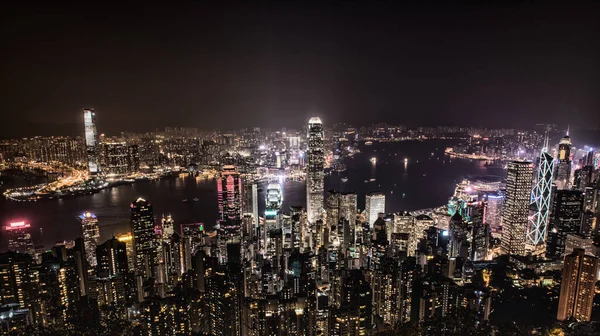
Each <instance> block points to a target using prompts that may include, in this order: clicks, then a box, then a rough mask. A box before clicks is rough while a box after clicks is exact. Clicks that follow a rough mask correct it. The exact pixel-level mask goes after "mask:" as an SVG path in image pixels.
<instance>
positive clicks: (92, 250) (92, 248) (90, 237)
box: [79, 211, 100, 267]
mask: <svg viewBox="0 0 600 336" xmlns="http://www.w3.org/2000/svg"><path fill="white" fill-rule="evenodd" d="M79 220H80V221H81V232H82V234H83V244H84V247H85V258H86V260H87V262H88V264H89V265H90V266H91V267H95V266H96V264H97V262H96V246H97V245H98V243H100V229H99V228H98V218H97V217H96V215H94V214H93V213H91V212H89V211H86V212H84V213H83V214H81V215H80V216H79Z"/></svg>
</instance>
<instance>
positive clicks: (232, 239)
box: [217, 165, 242, 263]
mask: <svg viewBox="0 0 600 336" xmlns="http://www.w3.org/2000/svg"><path fill="white" fill-rule="evenodd" d="M217 202H218V207H219V229H218V246H219V248H218V251H219V252H218V258H219V262H220V263H225V262H226V261H227V258H228V256H227V244H229V243H239V242H240V239H241V230H242V179H241V178H240V174H239V173H238V172H237V169H236V168H235V166H230V165H227V166H223V170H222V171H221V174H220V176H219V178H218V179H217Z"/></svg>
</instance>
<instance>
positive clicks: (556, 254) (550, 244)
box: [546, 189, 583, 259]
mask: <svg viewBox="0 0 600 336" xmlns="http://www.w3.org/2000/svg"><path fill="white" fill-rule="evenodd" d="M582 211H583V193H582V192H581V191H579V190H566V189H561V190H557V191H556V194H555V195H554V197H553V202H552V214H551V215H550V230H549V231H548V241H547V244H546V256H548V257H549V258H557V259H562V257H563V255H564V251H565V244H566V240H567V234H569V233H579V232H580V228H581V216H582Z"/></svg>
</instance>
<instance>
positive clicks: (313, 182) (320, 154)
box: [306, 117, 325, 224]
mask: <svg viewBox="0 0 600 336" xmlns="http://www.w3.org/2000/svg"><path fill="white" fill-rule="evenodd" d="M307 138H308V148H307V151H306V156H307V169H306V212H307V214H308V222H309V223H310V224H315V223H316V222H317V220H318V219H319V218H320V217H321V213H322V211H323V197H324V195H323V192H324V178H325V171H324V169H325V150H324V143H323V140H324V135H323V124H322V123H321V119H319V117H312V118H310V120H309V121H308V134H307Z"/></svg>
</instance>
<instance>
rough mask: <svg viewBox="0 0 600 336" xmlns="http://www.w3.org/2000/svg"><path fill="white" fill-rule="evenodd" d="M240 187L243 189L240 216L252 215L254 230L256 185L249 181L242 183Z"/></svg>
mask: <svg viewBox="0 0 600 336" xmlns="http://www.w3.org/2000/svg"><path fill="white" fill-rule="evenodd" d="M242 187H243V188H244V192H243V193H242V194H243V195H242V196H243V198H244V202H243V206H242V208H243V209H242V214H243V215H244V216H246V215H252V225H253V228H254V229H256V228H257V227H258V185H257V184H256V183H253V182H250V181H243V183H242Z"/></svg>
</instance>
